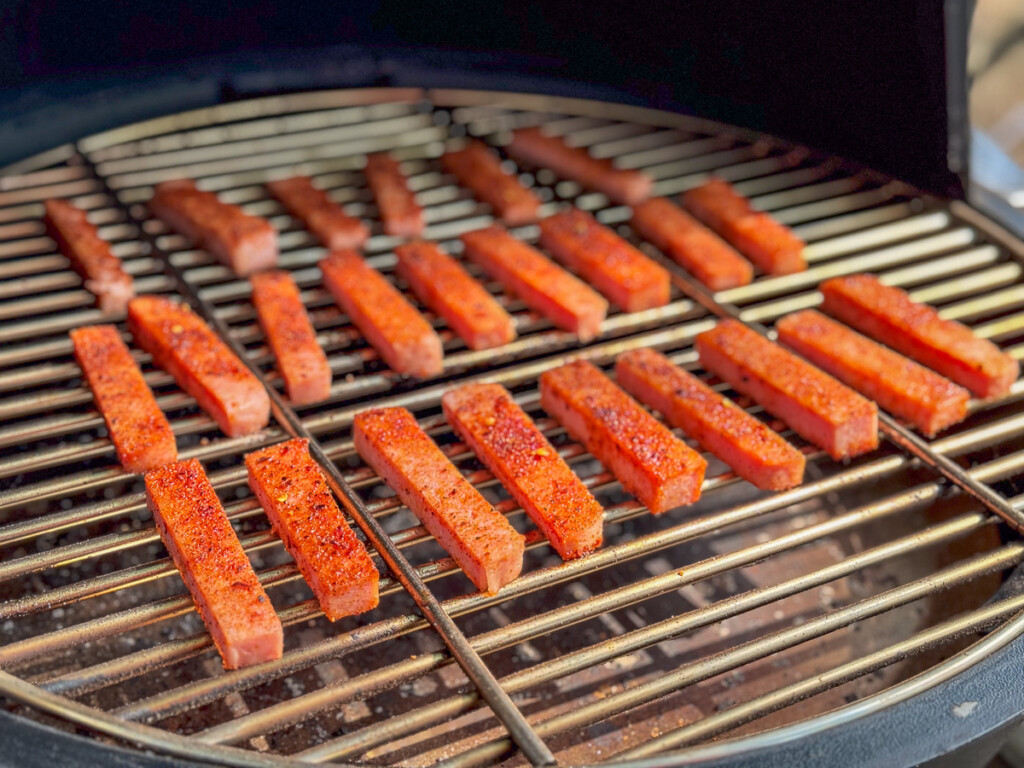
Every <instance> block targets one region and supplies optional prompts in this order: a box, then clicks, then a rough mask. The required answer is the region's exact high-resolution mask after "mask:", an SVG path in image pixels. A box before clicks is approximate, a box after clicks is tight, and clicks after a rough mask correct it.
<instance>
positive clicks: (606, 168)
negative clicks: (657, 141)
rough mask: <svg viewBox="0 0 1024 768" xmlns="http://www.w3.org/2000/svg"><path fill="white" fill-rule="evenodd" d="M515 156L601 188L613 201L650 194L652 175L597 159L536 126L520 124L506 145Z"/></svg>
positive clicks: (626, 201) (630, 200) (628, 200)
mask: <svg viewBox="0 0 1024 768" xmlns="http://www.w3.org/2000/svg"><path fill="white" fill-rule="evenodd" d="M506 150H507V152H508V153H509V154H510V155H511V156H512V157H513V158H515V159H516V160H521V161H524V162H526V163H529V164H530V165H535V166H539V167H541V168H550V169H551V170H552V171H554V172H555V173H556V174H557V175H559V176H561V177H563V178H566V179H573V180H575V181H578V182H579V183H580V184H582V185H583V186H584V187H586V188H587V189H592V190H596V191H598V192H603V193H604V194H606V195H607V196H608V197H609V198H611V199H612V200H613V201H614V202H616V203H624V204H626V205H636V204H637V203H639V202H641V201H642V200H646V199H647V197H648V196H649V195H650V194H651V186H652V184H653V182H652V180H651V177H650V176H648V175H647V174H645V173H642V172H640V171H630V170H623V169H621V168H616V167H615V166H614V165H613V164H612V161H611V160H605V159H600V160H599V159H597V158H595V157H591V156H590V154H589V153H588V152H587V151H586V150H585V149H582V148H580V147H570V146H569V145H568V144H566V143H565V141H564V139H562V138H559V137H555V136H545V135H544V134H543V133H542V132H541V130H540V129H539V128H521V129H519V130H518V131H516V132H514V133H513V134H512V143H511V144H509V145H508V147H507V148H506Z"/></svg>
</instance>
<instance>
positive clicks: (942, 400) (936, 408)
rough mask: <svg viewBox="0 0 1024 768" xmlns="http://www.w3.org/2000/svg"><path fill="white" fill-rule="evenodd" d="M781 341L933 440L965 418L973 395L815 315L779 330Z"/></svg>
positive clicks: (798, 317) (790, 319)
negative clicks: (933, 437) (935, 436)
mask: <svg viewBox="0 0 1024 768" xmlns="http://www.w3.org/2000/svg"><path fill="white" fill-rule="evenodd" d="M775 330H776V331H777V332H778V334H779V341H780V342H781V343H783V344H785V345H786V346H787V347H789V348H790V349H793V350H796V352H797V353H799V354H800V355H802V356H803V357H806V358H807V359H808V360H810V361H811V362H812V363H814V364H815V365H816V366H818V367H819V368H821V370H823V371H826V372H828V373H830V374H832V375H833V376H835V377H836V378H837V379H839V380H840V381H842V382H843V383H845V384H849V385H850V386H851V387H853V388H854V389H856V390H857V391H858V392H860V393H861V394H863V395H866V396H867V397H870V398H871V399H872V400H874V401H875V402H877V403H878V404H879V405H880V406H882V407H883V408H885V409H886V410H887V411H890V412H891V413H894V414H896V415H897V416H899V417H901V418H904V419H906V420H907V421H909V422H910V423H911V424H913V425H914V426H916V427H917V428H918V429H920V430H921V431H922V432H924V433H925V434H926V435H928V436H929V437H930V436H932V435H934V434H936V433H937V432H941V431H942V430H944V429H945V428H946V427H949V426H951V425H953V424H956V423H957V422H959V421H963V420H964V419H965V418H967V401H968V400H970V399H971V393H970V392H968V391H967V390H966V389H964V388H963V387H958V386H957V385H956V384H954V383H953V382H951V381H950V380H949V379H945V378H943V377H942V376H939V375H938V374H937V373H935V372H934V371H930V370H928V369H927V368H925V367H924V366H921V365H918V364H917V363H915V362H913V361H912V360H909V359H907V358H905V357H904V356H903V355H900V354H898V353H896V352H893V351H892V350H891V349H889V348H888V347H883V346H882V345H881V344H876V343H875V342H873V341H871V339H869V338H867V337H865V336H861V335H860V334H859V333H857V332H856V331H851V330H850V329H849V328H847V327H846V326H845V325H840V324H839V323H837V322H835V321H834V320H830V319H829V318H827V317H825V315H823V314H821V313H820V312H817V311H815V310H813V309H805V310H803V311H801V312H795V313H793V314H792V315H787V316H786V317H784V318H782V319H781V320H779V321H778V322H777V323H776V324H775Z"/></svg>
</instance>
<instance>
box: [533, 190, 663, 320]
mask: <svg viewBox="0 0 1024 768" xmlns="http://www.w3.org/2000/svg"><path fill="white" fill-rule="evenodd" d="M540 244H541V246H543V247H544V248H546V249H547V250H549V251H550V252H551V253H552V254H553V255H554V257H555V258H556V259H558V260H559V261H561V262H562V263H564V264H565V265H567V266H568V267H569V268H570V269H572V270H573V271H574V272H576V273H577V274H580V275H582V276H583V277H584V279H586V280H587V281H588V282H589V283H590V284H591V285H593V286H594V287H595V288H597V290H599V291H600V292H601V293H603V294H604V295H605V296H606V297H607V298H608V299H609V300H611V301H612V302H613V303H615V304H618V305H619V306H620V307H622V309H624V310H625V311H626V312H639V311H640V310H643V309H653V308H654V307H663V306H665V305H666V304H668V298H669V289H670V283H671V279H670V277H669V274H668V271H667V270H666V269H664V268H663V267H661V266H659V265H658V264H656V263H655V262H654V261H653V260H651V259H650V258H649V257H647V256H645V255H644V254H643V253H641V252H640V251H639V250H637V249H636V248H634V247H633V246H632V245H630V244H629V243H627V242H626V241H625V240H623V239H622V238H621V237H619V236H618V235H617V234H615V232H613V231H612V230H610V229H609V228H608V227H606V226H604V225H603V224H599V223H598V221H597V219H595V218H594V217H593V216H592V215H590V214H589V213H587V212H586V211H581V210H579V209H578V208H570V209H569V210H567V211H562V212H561V213H556V214H555V215H554V216H548V217H547V218H546V219H542V220H541V222H540Z"/></svg>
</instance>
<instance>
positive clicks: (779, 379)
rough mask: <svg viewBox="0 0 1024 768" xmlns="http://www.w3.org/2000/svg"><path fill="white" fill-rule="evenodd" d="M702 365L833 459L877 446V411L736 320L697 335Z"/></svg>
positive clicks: (863, 451) (826, 376)
mask: <svg viewBox="0 0 1024 768" xmlns="http://www.w3.org/2000/svg"><path fill="white" fill-rule="evenodd" d="M697 352H698V353H699V354H700V360H701V363H702V364H703V365H704V367H705V368H707V369H708V370H709V371H712V372H713V373H715V374H717V375H718V376H720V377H721V378H722V379H724V380H725V381H727V382H728V383H729V384H731V385H732V386H733V388H734V389H736V390H737V391H739V392H742V393H743V394H744V395H747V396H748V397H751V398H753V399H754V400H756V401H757V402H759V403H760V404H761V405H763V406H764V407H765V408H766V409H767V410H768V412H769V413H773V414H774V415H776V416H778V417H779V418H780V419H782V420H783V421H784V422H786V423H787V424H788V425H789V426H790V427H792V428H793V430H794V431H795V432H796V433H797V434H799V435H802V436H803V437H804V438H806V439H807V440H810V441H811V442H812V443H814V444H815V445H817V446H819V447H821V448H823V449H825V450H826V451H827V452H828V453H829V455H831V456H832V458H834V459H843V458H847V457H850V456H857V455H859V454H862V453H865V452H867V451H870V450H873V449H875V448H877V447H878V408H877V407H876V406H875V404H874V403H872V402H871V401H870V400H867V399H865V398H863V397H861V396H860V395H858V394H857V393H856V392H854V391H853V390H852V389H850V388H849V387H847V386H845V385H844V384H840V383H839V382H838V381H836V380H835V379H833V378H832V377H831V376H829V375H828V374H827V373H823V372H821V371H819V370H818V369H817V368H815V367H814V366H813V365H811V364H810V363H808V362H806V361H804V360H801V359H800V358H799V357H797V356H796V355H794V354H793V353H792V352H788V351H787V350H785V349H783V348H782V347H780V346H779V345H777V344H773V343H772V342H770V341H768V339H766V338H764V337H763V336H761V335H760V334H758V333H757V332H756V331H753V330H751V329H750V328H747V327H746V326H745V325H743V324H742V323H741V322H739V321H738V320H722V321H721V322H719V323H718V325H717V326H715V327H714V328H713V329H711V330H710V331H705V332H704V333H702V334H700V335H698V336H697Z"/></svg>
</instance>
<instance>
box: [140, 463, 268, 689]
mask: <svg viewBox="0 0 1024 768" xmlns="http://www.w3.org/2000/svg"><path fill="white" fill-rule="evenodd" d="M146 500H147V502H148V504H149V511H150V512H152V514H153V520H154V522H155V523H156V529H157V531H159V533H160V538H161V539H163V542H164V546H165V547H167V551H168V552H170V554H171V559H172V560H173V561H174V564H175V565H176V566H177V567H178V571H179V573H181V578H182V580H183V581H184V582H185V585H186V586H187V587H188V591H189V592H190V593H191V594H192V600H193V602H194V603H195V605H196V610H197V611H198V612H199V615H200V616H201V617H202V619H203V623H204V624H206V629H207V630H208V631H209V633H210V637H212V638H213V643H214V645H216V646H217V650H218V651H220V656H221V659H223V661H224V666H225V667H227V668H228V669H238V668H239V667H247V666H249V665H251V664H258V663H260V662H262V661H271V660H272V659H279V658H281V652H282V647H283V643H284V641H283V630H282V628H281V620H280V619H279V618H278V617H277V614H276V613H275V612H274V608H273V606H272V605H271V604H270V598H269V597H267V593H266V592H265V591H264V590H263V586H262V585H261V584H260V581H259V579H258V578H257V577H256V573H255V572H254V571H253V569H252V565H250V563H249V558H247V557H246V556H245V551H244V550H243V549H242V545H241V544H240V543H239V542H238V537H237V536H236V535H235V532H234V530H233V529H232V528H231V523H230V522H228V517H227V515H226V514H224V508H223V507H221V505H220V500H219V499H218V498H217V494H216V492H215V491H214V490H213V486H212V485H210V481H209V480H208V479H207V477H206V473H205V472H204V471H203V467H202V465H201V464H200V463H199V461H198V460H197V459H189V460H188V461H179V462H177V463H174V464H168V465H167V466H166V467H161V468H160V469H154V470H152V471H151V472H147V473H146Z"/></svg>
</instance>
